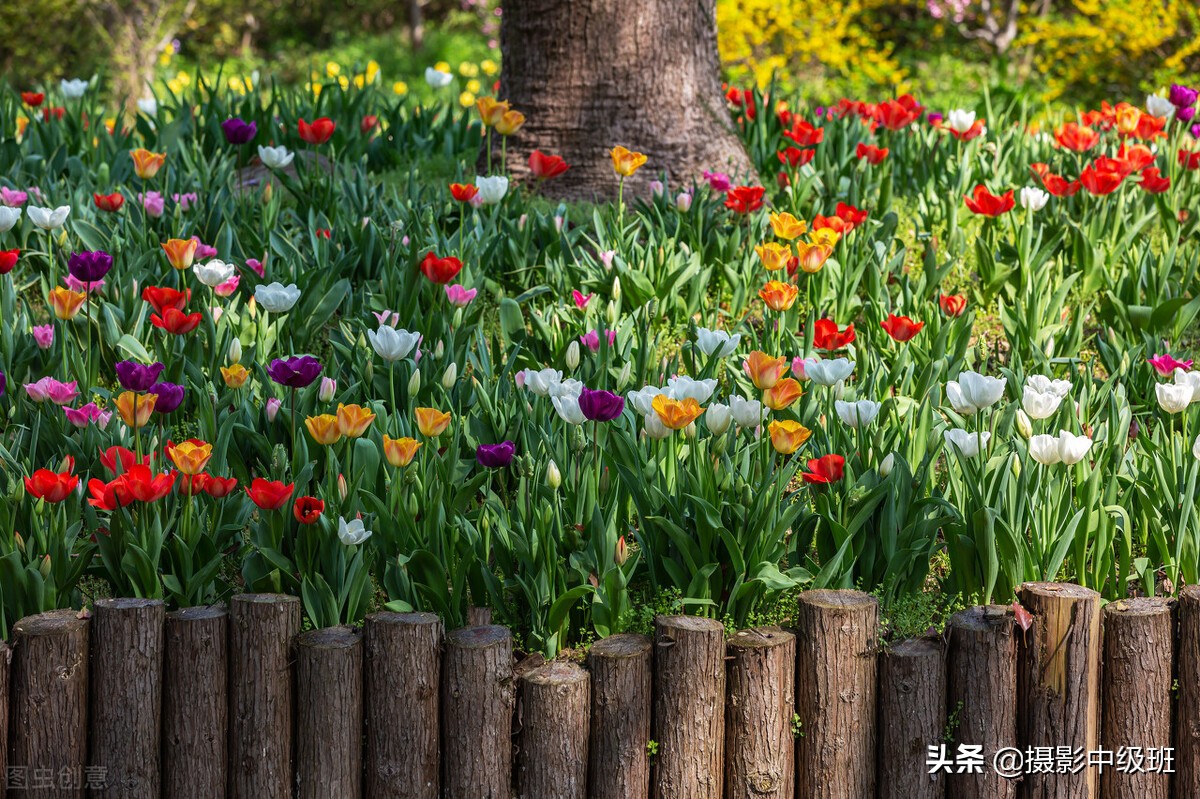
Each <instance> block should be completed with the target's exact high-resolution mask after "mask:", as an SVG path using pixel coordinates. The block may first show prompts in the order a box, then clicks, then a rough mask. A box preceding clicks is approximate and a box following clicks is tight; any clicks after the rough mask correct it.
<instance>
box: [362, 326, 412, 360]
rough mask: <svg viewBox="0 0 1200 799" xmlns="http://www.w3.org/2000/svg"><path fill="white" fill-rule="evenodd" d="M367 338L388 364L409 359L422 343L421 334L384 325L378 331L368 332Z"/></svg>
mask: <svg viewBox="0 0 1200 799" xmlns="http://www.w3.org/2000/svg"><path fill="white" fill-rule="evenodd" d="M367 338H368V339H370V340H371V347H372V349H374V350H375V354H376V355H378V356H379V357H380V358H383V359H384V360H385V361H387V362H388V363H394V362H396V361H399V360H403V359H404V358H407V357H408V356H409V355H410V354H411V353H412V351H413V350H414V349H415V348H416V346H417V345H418V344H420V343H421V334H420V333H412V332H410V331H408V330H397V329H396V328H394V327H391V326H390V325H382V326H381V327H380V328H379V329H378V330H368V331H367Z"/></svg>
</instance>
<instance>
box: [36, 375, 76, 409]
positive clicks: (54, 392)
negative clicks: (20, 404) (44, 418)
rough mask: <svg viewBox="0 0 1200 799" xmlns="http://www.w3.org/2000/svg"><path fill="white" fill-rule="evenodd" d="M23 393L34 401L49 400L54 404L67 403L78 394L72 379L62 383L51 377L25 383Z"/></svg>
mask: <svg viewBox="0 0 1200 799" xmlns="http://www.w3.org/2000/svg"><path fill="white" fill-rule="evenodd" d="M25 393H26V394H27V395H28V396H29V398H30V399H31V400H33V401H34V402H46V401H47V400H49V401H50V402H53V403H54V404H55V405H67V404H69V403H71V402H73V401H74V400H75V398H76V397H78V396H79V387H78V383H76V382H75V381H74V380H72V381H71V382H70V383H63V382H61V381H59V380H55V379H54V378H53V377H43V378H42V379H41V380H38V381H37V382H35V383H26V384H25Z"/></svg>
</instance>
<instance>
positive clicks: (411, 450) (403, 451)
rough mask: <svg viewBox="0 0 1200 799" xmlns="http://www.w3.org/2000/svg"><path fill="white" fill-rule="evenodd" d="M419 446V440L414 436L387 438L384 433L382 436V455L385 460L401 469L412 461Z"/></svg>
mask: <svg viewBox="0 0 1200 799" xmlns="http://www.w3.org/2000/svg"><path fill="white" fill-rule="evenodd" d="M420 448H421V442H420V441H417V440H416V439H415V438H407V437H405V438H388V437H387V436H386V435H384V437H383V455H384V457H385V458H387V462H388V463H390V464H392V466H395V467H396V468H397V469H403V468H404V467H405V466H407V465H408V464H410V463H412V459H413V458H414V457H416V454H417V450H418V449H420Z"/></svg>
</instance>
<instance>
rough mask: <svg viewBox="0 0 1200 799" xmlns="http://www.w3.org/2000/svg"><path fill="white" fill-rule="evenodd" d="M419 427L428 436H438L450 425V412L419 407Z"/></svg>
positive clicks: (417, 413) (422, 433)
mask: <svg viewBox="0 0 1200 799" xmlns="http://www.w3.org/2000/svg"><path fill="white" fill-rule="evenodd" d="M414 413H416V416H417V429H418V430H420V431H421V435H423V436H425V437H426V438H437V437H438V436H440V435H441V434H442V433H443V432H445V430H446V428H447V427H449V426H450V414H449V413H443V412H442V411H439V410H438V409H437V408H417V410H416V411H415V412H414Z"/></svg>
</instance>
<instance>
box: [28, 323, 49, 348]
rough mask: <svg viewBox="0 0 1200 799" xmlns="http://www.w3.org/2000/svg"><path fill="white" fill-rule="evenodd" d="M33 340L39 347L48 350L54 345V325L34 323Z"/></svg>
mask: <svg viewBox="0 0 1200 799" xmlns="http://www.w3.org/2000/svg"><path fill="white" fill-rule="evenodd" d="M33 340H34V341H35V342H36V343H37V346H38V349H42V350H48V349H50V348H51V347H53V346H54V325H34V326H33Z"/></svg>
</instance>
